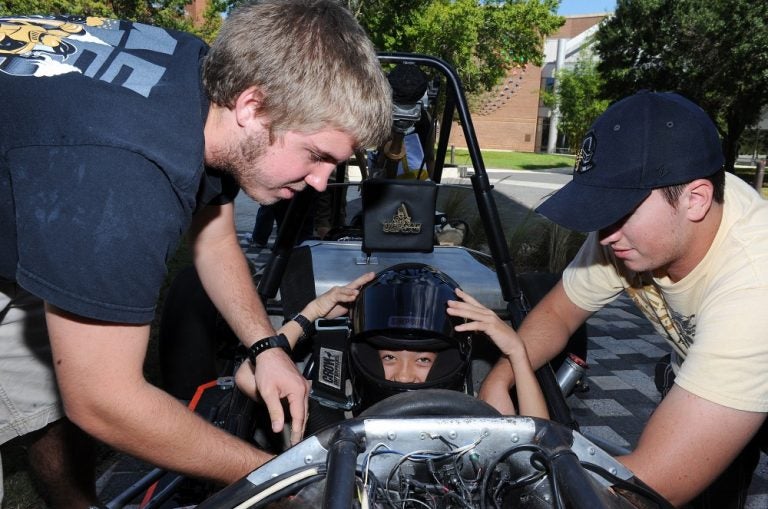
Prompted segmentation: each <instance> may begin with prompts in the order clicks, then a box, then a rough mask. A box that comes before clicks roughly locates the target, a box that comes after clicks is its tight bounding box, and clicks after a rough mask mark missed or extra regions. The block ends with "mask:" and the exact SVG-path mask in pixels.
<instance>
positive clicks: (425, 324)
mask: <svg viewBox="0 0 768 509" xmlns="http://www.w3.org/2000/svg"><path fill="white" fill-rule="evenodd" d="M457 287H458V285H457V284H456V282H455V281H453V279H451V278H450V277H448V276H447V275H445V274H444V273H442V272H440V271H439V270H437V269H435V268H433V267H430V266H428V265H424V264H422V263H403V264H399V265H395V266H392V267H390V268H388V269H386V270H383V271H382V272H380V273H379V274H377V275H376V278H375V279H374V280H373V281H371V282H370V283H368V284H367V285H365V286H364V287H363V288H362V289H361V290H360V295H359V296H358V298H357V300H356V301H355V304H354V306H353V308H352V312H351V315H352V338H351V345H350V367H351V370H352V379H353V386H354V388H355V392H356V395H357V398H358V400H359V402H360V405H359V410H364V409H365V408H367V407H369V406H370V405H372V404H374V403H376V402H378V401H380V400H382V399H384V398H387V397H389V396H392V395H394V394H398V393H401V392H405V391H409V390H414V389H438V388H439V389H452V390H459V391H464V390H466V389H467V388H468V386H469V380H468V376H469V365H470V363H469V360H470V350H471V340H470V337H471V334H470V333H459V332H456V330H455V329H454V327H455V326H456V325H457V324H458V323H461V320H460V319H457V318H454V317H451V316H449V315H448V314H447V313H446V312H445V310H446V307H447V304H446V302H447V301H448V300H455V299H456V298H457V297H456V292H455V291H456V288H457ZM380 349H385V350H395V351H400V350H410V351H417V352H435V353H436V354H437V357H436V358H435V361H434V363H433V364H432V367H431V369H430V370H429V374H428V375H427V378H426V381H424V382H422V383H402V382H396V381H389V380H386V379H385V377H384V368H383V366H382V362H381V358H380V356H379V350H380Z"/></svg>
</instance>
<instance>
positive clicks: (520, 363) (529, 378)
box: [236, 263, 549, 419]
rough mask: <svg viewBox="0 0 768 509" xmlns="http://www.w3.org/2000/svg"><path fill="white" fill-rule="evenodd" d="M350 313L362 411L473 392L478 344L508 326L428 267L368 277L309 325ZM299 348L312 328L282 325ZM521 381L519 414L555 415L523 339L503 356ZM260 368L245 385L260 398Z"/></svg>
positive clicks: (337, 295)
mask: <svg viewBox="0 0 768 509" xmlns="http://www.w3.org/2000/svg"><path fill="white" fill-rule="evenodd" d="M347 312H349V314H350V315H351V321H352V331H351V332H352V334H351V338H350V343H349V360H350V362H349V365H350V371H351V378H352V385H353V388H354V391H355V393H356V398H357V400H358V402H359V403H358V405H357V407H356V409H355V413H359V412H361V411H363V410H365V409H366V408H368V407H369V406H371V405H373V404H374V403H377V402H378V401H381V400H383V399H385V398H387V397H389V396H393V395H395V394H398V393H402V392H406V391H412V390H416V389H438V388H439V389H450V390H456V391H461V392H465V393H468V394H472V388H473V385H472V380H471V358H470V356H471V349H472V348H471V347H472V339H473V337H474V336H475V335H476V334H477V333H484V334H486V335H487V336H489V337H490V338H493V337H494V335H495V334H497V333H498V330H500V327H499V324H500V323H502V324H503V323H504V322H503V321H502V320H501V318H499V317H498V316H497V315H496V314H495V313H494V312H493V311H491V310H489V309H488V308H486V307H484V306H483V305H482V304H480V303H479V302H478V301H477V300H476V299H475V298H474V297H472V296H471V295H469V294H468V293H466V292H464V291H462V290H461V289H460V288H459V287H458V284H457V283H456V282H455V281H454V280H453V279H451V278H450V277H449V276H448V275H446V274H445V273H443V272H441V271H439V270H437V269H435V268H433V267H430V266H428V265H425V264H422V263H404V264H399V265H395V266H392V267H390V268H387V269H385V270H383V271H381V272H379V273H378V274H374V273H372V272H369V273H366V274H363V275H362V276H360V277H358V278H357V279H355V280H354V281H352V282H350V283H349V284H347V285H345V286H342V287H338V286H337V287H333V288H332V289H331V290H329V291H327V292H325V293H324V294H322V295H320V296H319V297H317V298H316V299H314V300H312V301H311V302H310V303H309V304H307V305H306V306H305V307H304V309H303V310H302V312H301V313H300V315H302V316H303V317H304V318H305V319H306V320H305V322H310V323H311V322H314V321H315V320H316V319H318V318H336V317H340V316H342V315H344V314H346V313H347ZM277 332H278V333H280V334H282V335H284V336H285V337H286V339H287V340H288V343H289V344H290V346H291V348H292V347H293V346H295V345H296V343H297V342H298V340H299V338H300V337H301V336H302V335H304V334H306V330H305V328H304V327H302V324H301V323H300V322H299V321H296V320H292V321H289V322H287V323H286V324H285V325H283V327H282V328H280V329H279V330H278V331H277ZM502 353H503V354H504V355H505V356H506V357H507V358H508V359H509V361H510V363H511V365H512V368H513V369H514V371H515V375H516V377H517V380H518V382H517V384H516V385H515V388H516V391H517V399H518V405H519V413H520V414H522V415H529V416H534V417H541V418H545V419H547V418H549V414H548V412H547V406H546V403H545V400H544V396H543V394H542V392H541V389H540V387H539V385H538V382H537V381H536V377H535V375H534V372H533V369H532V367H531V364H530V362H529V361H528V356H527V353H526V351H525V346H524V345H523V343H522V342H518V343H516V344H511V345H510V346H509V348H507V351H505V352H502ZM252 370H253V367H252V366H251V364H250V361H246V362H244V363H243V365H242V366H241V367H240V369H239V370H238V372H237V374H236V380H237V385H238V387H239V388H240V390H242V391H243V392H244V393H245V394H247V395H249V396H250V397H252V398H255V397H256V387H255V385H254V384H253V383H252V381H253V374H252Z"/></svg>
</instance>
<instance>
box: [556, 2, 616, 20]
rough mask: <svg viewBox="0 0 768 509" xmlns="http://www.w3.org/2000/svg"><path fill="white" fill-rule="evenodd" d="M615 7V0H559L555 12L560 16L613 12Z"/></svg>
mask: <svg viewBox="0 0 768 509" xmlns="http://www.w3.org/2000/svg"><path fill="white" fill-rule="evenodd" d="M615 9H616V1H615V0H561V2H560V8H559V9H558V10H557V13H558V14H560V15H561V16H570V15H575V14H597V13H601V12H613V11H614V10H615Z"/></svg>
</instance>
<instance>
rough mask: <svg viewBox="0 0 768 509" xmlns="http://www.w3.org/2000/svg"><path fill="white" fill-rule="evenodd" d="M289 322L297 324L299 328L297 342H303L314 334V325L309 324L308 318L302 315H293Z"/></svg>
mask: <svg viewBox="0 0 768 509" xmlns="http://www.w3.org/2000/svg"><path fill="white" fill-rule="evenodd" d="M291 320H292V321H294V322H296V323H298V324H299V326H300V327H301V336H300V337H299V341H303V340H305V339H307V338H309V337H311V336H313V335H314V334H315V324H313V323H312V322H310V321H309V318H307V317H306V316H304V315H302V314H301V313H296V315H294V317H293V318H291Z"/></svg>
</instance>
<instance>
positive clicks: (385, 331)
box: [352, 268, 458, 338]
mask: <svg viewBox="0 0 768 509" xmlns="http://www.w3.org/2000/svg"><path fill="white" fill-rule="evenodd" d="M455 287H456V284H455V283H453V282H452V281H448V280H447V278H442V277H440V276H439V275H437V274H436V273H435V272H432V271H429V270H424V269H423V268H418V269H416V268H414V269H413V270H402V269H401V270H399V271H392V272H389V273H386V274H384V275H382V276H381V277H379V278H378V279H377V281H375V282H374V283H373V284H370V285H368V286H367V287H365V288H364V289H363V291H362V292H361V293H360V295H359V297H358V302H356V304H355V313H354V317H353V323H352V330H353V331H354V334H355V336H357V337H371V336H375V335H379V336H387V337H390V338H391V337H399V338H407V337H414V338H441V337H443V338H452V337H453V336H454V330H453V327H454V325H455V323H458V321H456V322H454V320H453V319H452V318H451V317H450V316H448V314H447V313H446V312H445V311H446V308H447V305H446V301H448V300H455V299H456V294H455V293H454V288H455Z"/></svg>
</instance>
